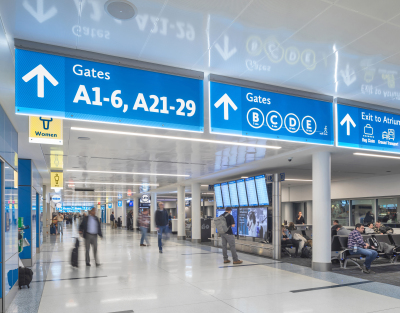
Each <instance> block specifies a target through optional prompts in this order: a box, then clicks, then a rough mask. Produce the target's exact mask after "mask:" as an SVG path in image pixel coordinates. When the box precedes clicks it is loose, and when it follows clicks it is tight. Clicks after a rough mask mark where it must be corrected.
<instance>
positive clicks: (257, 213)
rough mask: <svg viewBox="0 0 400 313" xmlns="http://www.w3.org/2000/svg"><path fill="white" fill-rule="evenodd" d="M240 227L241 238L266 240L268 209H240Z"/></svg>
mask: <svg viewBox="0 0 400 313" xmlns="http://www.w3.org/2000/svg"><path fill="white" fill-rule="evenodd" d="M238 227H239V228H238V232H239V235H240V236H248V237H257V238H264V239H266V237H267V232H268V208H240V210H239V221H238Z"/></svg>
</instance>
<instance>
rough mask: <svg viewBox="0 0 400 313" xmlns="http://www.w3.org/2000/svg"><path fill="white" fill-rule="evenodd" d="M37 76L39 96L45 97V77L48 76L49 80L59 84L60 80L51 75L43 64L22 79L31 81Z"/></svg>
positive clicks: (53, 83) (55, 84)
mask: <svg viewBox="0 0 400 313" xmlns="http://www.w3.org/2000/svg"><path fill="white" fill-rule="evenodd" d="M35 76H37V96H38V97H39V98H44V78H45V77H46V78H47V79H48V81H49V82H50V83H51V84H52V85H53V86H57V85H58V81H57V80H56V79H55V78H54V77H53V75H51V74H50V73H49V72H48V71H47V70H46V69H45V68H44V67H43V65H42V64H39V65H38V66H36V67H35V68H34V69H33V70H32V71H30V72H29V73H28V74H26V75H25V76H24V77H22V79H23V80H24V82H26V83H27V82H28V81H30V80H31V79H32V78H33V77H35Z"/></svg>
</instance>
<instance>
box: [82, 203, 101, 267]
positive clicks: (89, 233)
mask: <svg viewBox="0 0 400 313" xmlns="http://www.w3.org/2000/svg"><path fill="white" fill-rule="evenodd" d="M79 233H80V234H81V235H82V236H83V238H85V248H86V266H90V256H89V250H90V245H92V246H93V254H94V259H95V262H96V266H100V262H99V259H98V257H97V236H100V237H101V238H103V234H102V232H101V226H100V221H99V218H98V217H97V216H96V208H94V207H92V208H91V210H90V211H89V216H85V217H84V218H83V220H82V223H81V224H80V225H79Z"/></svg>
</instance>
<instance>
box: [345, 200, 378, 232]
mask: <svg viewBox="0 0 400 313" xmlns="http://www.w3.org/2000/svg"><path fill="white" fill-rule="evenodd" d="M374 206H375V199H360V200H352V201H351V226H355V225H356V224H358V223H361V224H365V223H366V222H368V221H371V222H375V216H374Z"/></svg>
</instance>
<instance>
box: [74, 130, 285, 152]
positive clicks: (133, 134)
mask: <svg viewBox="0 0 400 313" xmlns="http://www.w3.org/2000/svg"><path fill="white" fill-rule="evenodd" d="M71 130H81V131H87V132H94V133H105V134H114V135H127V136H138V137H151V138H157V139H173V140H185V141H194V142H207V143H217V144H222V145H232V146H245V147H257V148H264V149H281V147H277V146H268V145H259V144H252V143H244V142H234V141H223V140H210V139H200V138H190V137H176V136H162V135H152V134H144V133H131V132H123V131H116V130H104V129H95V128H83V127H71Z"/></svg>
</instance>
